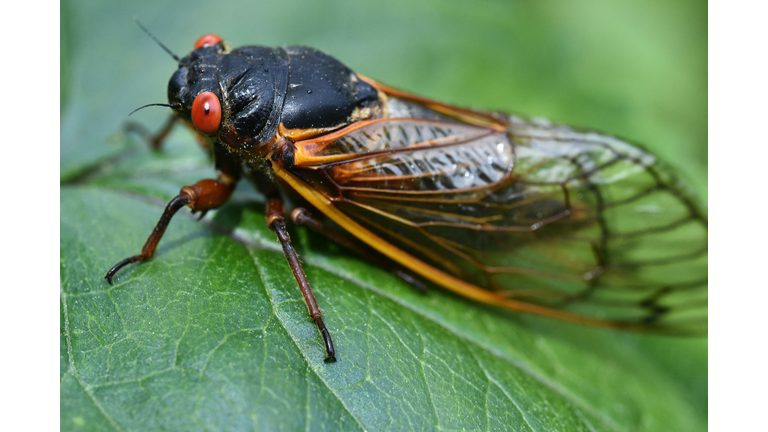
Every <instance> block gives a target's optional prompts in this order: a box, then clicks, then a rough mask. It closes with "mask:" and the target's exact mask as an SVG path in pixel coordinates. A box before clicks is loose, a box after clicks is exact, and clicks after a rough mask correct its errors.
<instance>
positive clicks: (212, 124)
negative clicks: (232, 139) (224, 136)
mask: <svg viewBox="0 0 768 432" xmlns="http://www.w3.org/2000/svg"><path fill="white" fill-rule="evenodd" d="M192 124H194V125H195V127H196V128H197V130H198V131H200V133H201V134H205V135H213V134H215V133H216V132H218V131H219V125H220V124H221V103H219V98H217V97H216V95H215V94H213V93H211V92H203V93H200V94H199V95H197V97H196V98H195V101H194V102H192Z"/></svg>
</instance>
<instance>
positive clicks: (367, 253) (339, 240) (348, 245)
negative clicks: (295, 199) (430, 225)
mask: <svg viewBox="0 0 768 432" xmlns="http://www.w3.org/2000/svg"><path fill="white" fill-rule="evenodd" d="M291 220H292V221H293V223H295V224H296V225H300V226H305V227H307V228H309V229H311V230H312V231H315V232H317V233H319V234H322V235H324V236H325V237H327V238H328V239H330V240H332V241H333V242H334V243H336V244H338V245H339V246H341V247H343V248H345V249H349V250H351V251H353V252H354V253H355V254H357V255H358V256H360V257H362V258H363V259H365V260H367V261H369V262H371V263H373V264H377V265H381V264H382V263H385V264H384V266H383V267H384V268H387V269H389V271H390V272H392V273H393V274H394V275H395V276H397V277H399V278H400V279H402V280H404V281H405V282H407V283H408V284H409V285H411V286H413V287H414V288H416V289H417V290H419V292H422V293H424V292H426V291H427V286H426V285H425V284H424V283H423V282H421V281H420V280H418V279H417V278H416V277H414V276H413V275H411V274H410V273H408V272H406V271H405V270H403V269H401V268H399V267H397V266H396V265H394V264H392V263H391V262H390V261H389V260H388V259H387V258H386V257H384V256H381V255H379V254H378V253H376V252H375V251H373V250H371V249H368V248H366V247H365V246H363V245H361V244H360V242H358V241H357V240H356V239H355V238H354V237H352V236H350V235H347V234H346V233H344V232H341V231H337V230H334V229H331V228H329V227H327V226H325V225H324V224H323V222H322V221H321V220H319V219H317V218H316V217H314V216H313V215H312V214H311V213H310V212H309V211H308V210H307V209H305V208H302V207H296V208H294V209H293V211H291Z"/></svg>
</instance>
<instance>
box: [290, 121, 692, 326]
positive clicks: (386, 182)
mask: <svg viewBox="0 0 768 432" xmlns="http://www.w3.org/2000/svg"><path fill="white" fill-rule="evenodd" d="M297 147H298V148H297V155H299V156H301V157H297V164H296V169H297V170H298V171H299V172H300V173H301V175H302V176H303V177H304V178H306V179H308V180H309V184H311V185H313V186H316V188H317V189H319V190H321V191H322V192H323V193H324V194H325V195H327V196H328V197H329V198H331V199H332V200H333V203H334V205H335V206H336V207H337V208H339V209H340V210H341V211H342V212H344V213H345V214H347V215H349V216H350V217H352V218H353V219H354V220H356V221H357V222H359V223H360V224H361V225H363V226H364V227H366V228H367V229H369V230H371V231H372V232H374V233H375V234H377V235H379V236H380V237H382V238H384V239H386V240H387V241H388V242H390V243H392V244H393V245H395V246H397V247H398V248H400V249H402V250H403V251H405V252H407V253H408V254H410V255H412V256H414V257H416V258H418V259H420V260H422V261H424V262H426V263H428V264H429V265H431V266H434V267H435V268H437V269H440V270H442V271H444V272H446V273H448V274H451V275H453V276H456V277H458V278H460V279H462V280H465V281H468V282H470V283H472V284H474V285H476V286H477V287H480V288H483V289H485V290H488V291H493V292H497V293H499V295H501V296H503V297H505V298H510V299H515V300H518V301H524V302H528V303H534V304H538V305H543V306H546V307H549V308H553V309H559V310H565V311H569V312H572V313H575V314H579V315H584V316H589V317H594V318H598V319H601V320H605V321H606V322H608V323H635V324H639V325H642V326H643V327H644V328H647V329H650V330H653V329H656V330H663V331H673V332H681V333H685V332H700V331H706V324H707V279H706V276H707V221H706V217H705V215H704V214H703V213H702V212H701V210H699V208H698V207H697V205H696V204H695V203H694V202H693V200H692V199H691V197H690V195H689V194H688V192H687V191H686V190H685V189H684V188H683V187H682V186H681V185H680V183H679V182H678V181H677V179H676V178H675V177H674V175H673V174H672V173H671V171H670V170H669V169H668V168H667V167H666V166H665V165H664V164H663V163H662V162H660V161H658V160H657V159H656V158H655V157H654V156H653V155H651V154H649V153H647V152H646V151H644V150H642V149H640V148H638V147H637V146H633V145H631V144H628V143H626V142H624V141H622V140H619V139H617V138H614V137H611V136H607V135H602V134H599V133H595V132H584V131H578V130H575V129H573V128H571V127H568V126H564V125H555V124H551V123H548V122H545V121H539V122H529V121H526V120H523V119H521V118H518V117H514V116H513V117H511V118H509V125H508V127H507V130H506V132H500V131H497V130H495V129H491V128H483V127H478V126H472V125H467V124H463V123H457V122H450V121H442V120H425V119H383V120H377V121H371V122H361V123H360V124H357V125H354V126H351V127H349V128H347V129H346V130H343V131H340V132H338V133H335V134H332V135H328V136H326V137H324V138H323V137H321V138H319V139H316V140H312V141H306V142H299V143H297ZM617 327H618V325H617Z"/></svg>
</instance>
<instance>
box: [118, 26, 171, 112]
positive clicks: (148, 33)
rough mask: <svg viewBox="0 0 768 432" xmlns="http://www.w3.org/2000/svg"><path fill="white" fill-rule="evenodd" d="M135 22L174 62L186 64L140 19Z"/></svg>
mask: <svg viewBox="0 0 768 432" xmlns="http://www.w3.org/2000/svg"><path fill="white" fill-rule="evenodd" d="M133 20H134V21H136V25H138V26H139V28H140V29H141V30H142V31H143V32H144V33H146V34H147V36H149V37H151V38H152V40H153V41H155V42H156V43H157V44H158V45H160V48H162V49H163V50H164V51H165V52H167V53H168V54H169V55H170V56H171V57H173V59H174V60H176V63H178V64H180V65H183V64H184V63H182V62H181V59H180V58H179V56H177V55H176V54H174V53H173V51H171V50H170V49H168V47H167V46H165V45H163V43H162V42H160V40H159V39H158V38H156V37H155V35H153V34H152V33H151V32H150V31H149V30H147V28H146V27H144V26H143V25H142V24H141V22H139V19H138V18H136V17H133ZM142 108H143V107H142ZM139 109H141V108H139ZM129 115H130V114H129Z"/></svg>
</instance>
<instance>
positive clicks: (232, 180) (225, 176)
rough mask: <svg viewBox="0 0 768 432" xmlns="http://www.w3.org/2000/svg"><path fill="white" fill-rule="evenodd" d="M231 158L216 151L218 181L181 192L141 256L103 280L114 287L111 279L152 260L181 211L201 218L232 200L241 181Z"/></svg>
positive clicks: (118, 266)
mask: <svg viewBox="0 0 768 432" xmlns="http://www.w3.org/2000/svg"><path fill="white" fill-rule="evenodd" d="M230 158H231V157H230V156H228V155H227V154H226V152H225V151H224V150H223V149H220V150H218V151H216V168H217V171H218V178H217V179H215V180H214V179H204V180H200V181H198V182H197V183H195V184H193V185H188V186H184V187H183V188H181V191H179V194H178V195H176V196H175V197H174V198H173V199H172V200H171V201H170V202H168V205H166V206H165V210H163V214H162V216H160V220H159V221H157V225H155V229H153V230H152V234H150V235H149V238H147V241H146V242H145V243H144V247H143V248H141V253H140V254H138V255H134V256H132V257H128V258H126V259H124V260H122V261H120V262H118V263H117V264H115V265H114V266H113V267H112V268H111V269H109V271H108V272H107V274H106V275H105V276H104V278H105V279H106V280H107V282H109V284H110V285H111V284H112V278H113V277H114V276H115V274H116V273H117V272H118V270H120V269H121V268H123V267H125V266H126V265H128V264H131V263H135V262H142V261H147V260H149V259H150V258H152V256H153V255H154V254H155V249H157V245H158V243H160V239H162V238H163V234H164V233H165V229H166V228H168V224H169V223H170V222H171V219H172V218H173V216H174V215H175V214H176V212H178V211H179V210H180V209H181V208H182V207H184V206H187V207H189V208H190V209H192V212H193V213H195V212H198V211H199V212H202V215H201V218H202V216H204V215H205V213H206V212H207V211H208V210H212V209H215V208H219V207H221V206H222V205H224V203H226V202H227V200H229V197H230V196H231V195H232V191H233V190H235V185H236V184H237V180H238V178H239V177H240V171H239V165H237V164H236V163H234V162H233V161H232V160H230Z"/></svg>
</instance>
